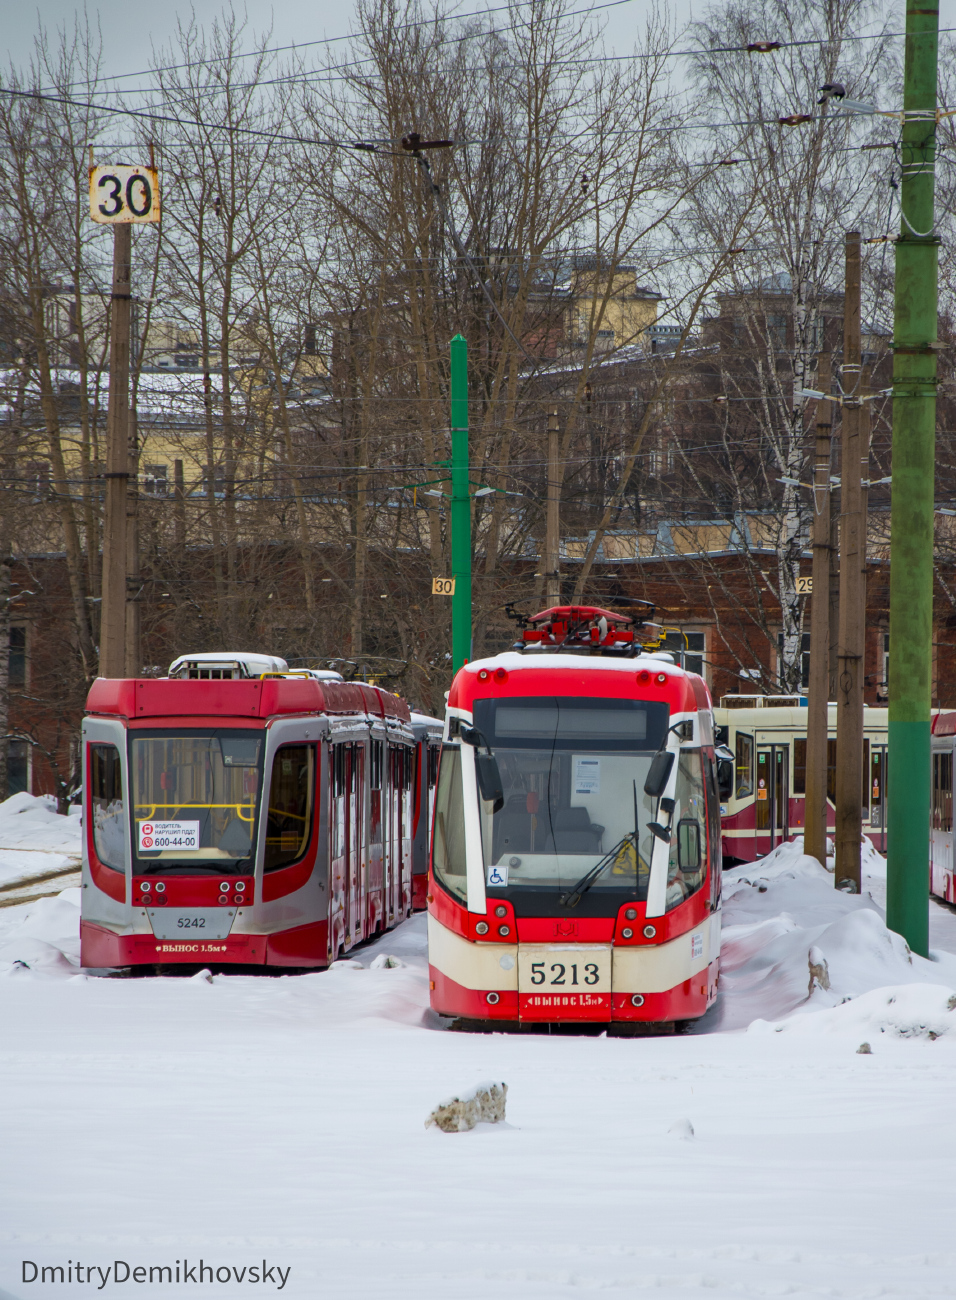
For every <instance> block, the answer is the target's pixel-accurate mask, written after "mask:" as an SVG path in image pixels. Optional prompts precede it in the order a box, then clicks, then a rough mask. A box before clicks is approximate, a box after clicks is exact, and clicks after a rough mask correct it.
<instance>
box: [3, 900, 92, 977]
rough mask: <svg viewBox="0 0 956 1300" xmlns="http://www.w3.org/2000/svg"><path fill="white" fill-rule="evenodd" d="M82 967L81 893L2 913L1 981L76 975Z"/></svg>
mask: <svg viewBox="0 0 956 1300" xmlns="http://www.w3.org/2000/svg"><path fill="white" fill-rule="evenodd" d="M79 966H80V891H79V889H64V890H63V891H62V893H60V894H58V895H57V896H56V897H55V898H38V899H37V900H36V901H35V902H31V903H24V904H23V905H22V906H21V907H11V908H9V910H8V911H0V978H2V977H3V976H9V975H16V976H23V975H26V974H29V973H32V974H34V975H36V976H39V977H40V978H50V977H56V976H64V975H75V974H76V973H77V971H78V970H79Z"/></svg>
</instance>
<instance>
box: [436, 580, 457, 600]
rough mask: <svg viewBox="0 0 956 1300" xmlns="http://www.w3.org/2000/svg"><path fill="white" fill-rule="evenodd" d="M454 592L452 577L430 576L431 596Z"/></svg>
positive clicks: (452, 594)
mask: <svg viewBox="0 0 956 1300" xmlns="http://www.w3.org/2000/svg"><path fill="white" fill-rule="evenodd" d="M454 594H455V579H454V578H432V595H433V596H454Z"/></svg>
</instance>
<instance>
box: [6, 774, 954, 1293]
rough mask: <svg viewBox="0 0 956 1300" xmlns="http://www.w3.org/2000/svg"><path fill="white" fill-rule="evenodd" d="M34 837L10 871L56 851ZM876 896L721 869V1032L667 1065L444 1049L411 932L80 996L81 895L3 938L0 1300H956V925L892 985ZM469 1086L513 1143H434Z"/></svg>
mask: <svg viewBox="0 0 956 1300" xmlns="http://www.w3.org/2000/svg"><path fill="white" fill-rule="evenodd" d="M20 798H21V801H22V796H21V797H20ZM25 807H26V806H25ZM29 811H30V809H29V808H27V809H26V812H24V811H21V812H13V811H12V810H10V808H9V802H8V805H0V845H10V844H11V843H12V841H11V839H10V838H9V835H10V833H11V831H10V823H11V822H13V821H15V820H16V819H17V818H21V817H25V816H26V814H27V812H29ZM39 811H40V810H37V809H35V808H34V809H33V813H37V814H38V812H39ZM31 815H32V814H31ZM34 822H35V829H34V831H33V832H31V833H30V834H25V835H24V838H23V840H22V841H17V842H18V843H19V844H20V845H21V847H22V848H24V849H29V848H35V847H36V848H42V849H43V850H44V852H52V851H53V849H54V848H56V849H57V850H58V851H61V852H62V853H63V854H64V855H65V856H67V857H69V855H70V853H71V852H75V845H76V843H77V841H76V827H75V826H74V825H73V819H72V818H71V819H70V821H69V824H67V822H66V819H63V818H60V819H58V822H59V825H58V826H53V827H52V828H51V825H50V824H49V822H48V821H44V820H43V819H42V818H40V817H39V815H37V817H36V818H34ZM17 825H18V826H19V827H20V828H21V829H23V828H24V827H26V826H27V825H28V822H26V821H21V822H18V823H17ZM54 831H62V833H63V839H62V840H54V839H52V838H50V837H51V836H53V834H54ZM71 836H72V838H70V837H71ZM71 846H72V847H71ZM32 856H33V855H32V854H30V855H29V857H30V858H31V859H32ZM27 857H28V855H27V854H26V853H24V854H23V855H22V857H21V859H20V866H19V868H18V867H17V864H16V862H14V861H12V860H11V861H10V862H8V863H7V864H6V865H4V867H3V868H2V869H3V871H4V872H6V873H7V876H8V877H13V876H14V875H15V874H16V872H17V871H18V870H19V872H20V874H29V872H30V870H32V867H31V868H30V869H29V870H28V868H27V867H26V866H25V865H24V863H25V861H26V859H27ZM881 872H882V863H881V861H880V860H879V858H878V857H877V855H875V854H868V878H867V882H866V891H867V892H865V893H864V895H863V896H862V897H860V898H854V897H850V896H847V895H843V894H838V893H836V891H835V890H834V889H833V878H832V876H830V875H827V874H826V873H825V872H824V871H823V869H822V868H821V867H820V866H819V865H818V864H815V863H813V862H812V860H810V859H808V858H803V857H801V856H800V846H799V845H795V846H789V847H787V848H785V849H783V850H780V851H778V852H777V853H776V854H774V855H771V857H770V858H768V859H765V860H764V861H763V862H761V863H759V864H754V865H752V866H751V867H750V868H740V869H739V870H737V871H735V872H728V873H726V876H725V907H724V925H725V930H724V934H725V950H724V952H725V961H724V967H723V975H722V980H721V992H720V997H719V999H718V1003H717V1006H716V1007H715V1008H714V1009H713V1010H712V1012H711V1013H710V1014H709V1015H708V1016H707V1017H706V1018H705V1020H704V1021H703V1022H702V1023H701V1025H700V1026H699V1028H698V1030H697V1032H695V1033H694V1034H691V1035H688V1036H685V1037H679V1038H657V1039H608V1038H605V1037H585V1036H554V1037H547V1036H543V1035H534V1036H509V1035H464V1034H457V1033H450V1032H448V1031H447V1030H446V1029H445V1028H444V1026H443V1024H442V1023H441V1022H439V1021H438V1020H437V1019H436V1018H435V1017H433V1016H432V1014H431V1012H430V1011H429V1010H428V985H427V971H426V957H425V930H424V924H423V919H422V918H421V917H416V918H414V919H413V920H411V921H409V922H407V923H406V924H405V925H404V926H402V927H401V928H400V929H399V930H398V931H396V932H394V933H393V934H391V935H388V936H386V937H385V938H384V939H382V940H380V941H378V942H377V943H375V944H373V945H370V946H369V947H367V948H364V949H362V950H360V951H359V952H358V953H357V954H356V955H355V957H354V958H353V959H351V960H348V961H344V962H340V963H338V965H337V966H336V967H335V968H333V969H332V970H331V971H329V972H327V973H324V974H317V975H309V976H304V977H286V978H268V977H258V978H252V977H245V976H228V975H216V976H214V977H212V978H208V977H204V976H199V977H196V978H178V979H135V980H116V979H99V978H90V977H87V976H85V975H84V974H83V973H81V972H80V971H79V969H78V966H77V964H76V963H77V960H78V954H77V940H76V924H77V917H78V902H79V899H78V893H79V891H78V890H76V889H68V890H66V891H65V892H64V893H62V894H61V895H60V896H58V897H56V898H45V899H40V900H38V901H34V902H30V903H27V904H25V905H21V906H16V907H10V908H6V909H3V910H0V1080H2V1097H3V1105H2V1107H0V1153H2V1154H0V1291H5V1292H7V1293H9V1295H10V1296H14V1297H17V1298H18V1300H23V1298H24V1297H30V1296H34V1295H36V1296H39V1297H49V1296H60V1297H73V1296H86V1295H89V1294H90V1293H91V1292H96V1293H100V1294H104V1295H106V1296H126V1295H134V1296H146V1297H149V1298H150V1300H152V1297H159V1296H162V1297H169V1298H170V1300H178V1297H183V1296H195V1295H196V1294H197V1293H198V1294H213V1295H218V1296H222V1297H224V1298H225V1300H235V1298H236V1297H241V1296H242V1295H245V1294H247V1293H249V1292H251V1293H252V1294H262V1293H272V1292H275V1291H278V1290H279V1289H280V1288H281V1289H282V1291H283V1292H284V1294H285V1295H287V1296H291V1297H296V1298H297V1300H298V1298H301V1300H325V1298H326V1297H329V1298H330V1300H331V1298H333V1297H335V1300H338V1297H340V1296H342V1295H343V1294H345V1295H348V1296H349V1297H350V1298H352V1300H366V1298H368V1300H372V1298H373V1297H374V1298H375V1300H379V1298H382V1300H384V1298H385V1297H398V1296H402V1297H404V1296H410V1297H414V1298H415V1300H418V1298H419V1297H420V1298H421V1300H471V1298H472V1297H474V1298H475V1300H479V1298H480V1300H489V1298H490V1297H496V1298H497V1297H503V1298H504V1300H512V1298H514V1300H519V1298H520V1300H559V1298H560V1297H565V1296H567V1297H570V1296H577V1295H581V1294H584V1293H588V1292H592V1291H593V1292H599V1293H601V1294H605V1295H609V1296H622V1297H623V1296H633V1295H635V1294H641V1293H644V1292H646V1291H651V1292H653V1291H654V1290H656V1289H657V1290H661V1291H663V1292H664V1293H666V1294H667V1295H668V1296H671V1297H674V1300H684V1298H685V1297H686V1298H690V1297H703V1296H708V1297H710V1296H715V1297H725V1296H726V1297H728V1298H729V1297H734V1298H736V1297H751V1296H753V1297H757V1296H776V1295H787V1296H791V1297H797V1298H798V1300H799V1298H801V1297H810V1296H813V1297H819V1296H846V1297H851V1296H852V1297H871V1296H900V1297H907V1298H910V1297H913V1298H915V1297H942V1296H953V1295H956V1246H953V1245H952V1244H951V1240H950V1238H949V1236H948V1233H947V1231H946V1229H945V1226H944V1225H945V1222H946V1218H947V1214H948V1210H949V1197H950V1194H951V1187H952V1179H953V1175H952V1170H953V1168H954V1162H956V1134H954V1131H953V1124H952V1122H951V1120H950V1106H949V1102H950V1099H951V1088H952V1079H953V1077H954V1070H956V1010H952V1009H950V1002H951V1000H954V999H956V955H953V954H954V953H956V913H954V912H952V911H950V910H949V909H946V908H943V907H941V906H937V905H935V904H934V905H932V911H933V942H934V945H935V947H936V949H937V952H936V956H937V960H934V961H923V960H922V959H920V958H916V957H912V958H911V957H910V954H908V953H907V951H906V948H905V945H904V944H903V943H902V941H901V940H899V939H898V938H897V937H894V936H892V935H890V934H889V932H888V931H887V930H886V928H885V926H884V925H883V923H882V914H881V912H880V908H879V902H880V899H881V897H882V894H881V887H882V886H881ZM870 895H872V897H871V896H870ZM385 955H391V956H392V957H394V958H396V959H397V961H396V962H393V963H390V964H386V963H385V961H384V960H382V959H383V957H384V956H385ZM811 965H812V966H813V968H814V969H813V971H811ZM811 982H812V990H811V989H810V985H811ZM826 986H828V987H826ZM954 1006H956V1000H954ZM863 1042H866V1043H868V1044H869V1045H870V1048H871V1050H870V1052H868V1053H860V1052H859V1050H858V1049H859V1048H860V1046H861V1044H862V1043H863ZM484 1080H499V1081H503V1082H505V1083H507V1085H508V1098H507V1122H506V1123H505V1124H502V1125H494V1126H492V1125H488V1124H479V1125H478V1126H477V1127H476V1128H474V1129H473V1130H471V1131H470V1132H464V1133H443V1132H441V1131H440V1130H439V1129H437V1128H434V1127H432V1128H428V1129H426V1127H425V1121H426V1120H427V1119H428V1116H429V1114H430V1113H431V1111H432V1110H433V1108H434V1107H435V1106H436V1104H438V1103H439V1102H441V1101H443V1100H445V1099H446V1098H447V1097H448V1096H449V1095H452V1094H455V1093H456V1092H458V1091H460V1090H463V1089H469V1088H471V1087H473V1086H474V1085H475V1084H477V1083H479V1082H482V1081H484ZM23 1261H29V1262H28V1263H27V1264H26V1266H24V1263H23ZM177 1261H179V1267H180V1273H181V1275H182V1273H183V1271H184V1270H191V1271H192V1273H193V1275H194V1276H196V1281H191V1280H190V1281H183V1280H181V1281H180V1282H179V1283H178V1284H177V1283H176V1282H175V1281H172V1282H167V1281H165V1275H164V1274H159V1273H155V1272H154V1275H153V1280H152V1281H150V1280H149V1269H150V1267H151V1266H152V1268H153V1269H154V1270H155V1269H157V1268H160V1267H162V1266H169V1267H170V1268H171V1269H173V1270H175V1268H176V1262H177ZM263 1261H265V1268H266V1270H267V1271H269V1270H271V1272H270V1273H269V1275H268V1277H267V1280H266V1281H265V1282H262V1281H259V1280H253V1272H252V1270H254V1274H255V1278H258V1277H259V1276H260V1274H261V1273H262V1269H263ZM70 1262H72V1266H73V1267H74V1268H75V1265H76V1264H77V1263H78V1262H79V1263H80V1265H81V1276H82V1277H83V1279H84V1280H82V1281H80V1282H77V1281H76V1280H75V1275H74V1280H73V1281H72V1282H70V1281H67V1282H64V1283H60V1282H58V1281H54V1282H51V1281H49V1280H48V1281H47V1282H46V1283H45V1284H44V1283H43V1282H42V1281H41V1280H40V1277H39V1276H38V1277H37V1280H35V1281H30V1280H28V1279H29V1278H30V1277H31V1275H32V1273H33V1270H34V1268H36V1269H40V1268H42V1267H47V1268H51V1267H55V1266H59V1265H62V1266H63V1267H64V1268H65V1269H66V1268H69V1267H70ZM117 1263H118V1264H119V1270H118V1273H119V1277H120V1278H122V1277H123V1276H124V1271H125V1270H126V1269H128V1270H130V1275H129V1280H127V1281H125V1282H123V1281H119V1282H117V1281H116V1280H115V1279H116V1275H117V1270H116V1268H115V1265H116V1264H117ZM200 1266H202V1267H204V1268H205V1270H206V1272H205V1273H204V1274H202V1281H201V1282H200V1281H199V1274H198V1270H199V1268H200ZM90 1267H92V1269H93V1272H92V1275H91V1278H90V1280H89V1281H86V1280H85V1277H86V1273H85V1271H86V1270H87V1269H88V1268H90ZM97 1267H99V1268H100V1269H101V1270H102V1272H101V1273H97V1271H96V1269H97ZM135 1268H143V1269H145V1270H146V1272H145V1274H143V1277H144V1279H145V1280H143V1281H137V1280H135V1278H136V1275H135V1274H133V1273H132V1270H133V1269H135ZM210 1268H211V1269H212V1270H214V1276H215V1271H217V1270H218V1276H219V1278H220V1279H223V1280H213V1281H209V1280H208V1279H209V1274H208V1270H209V1269H210ZM277 1269H281V1272H277V1271H276V1270H277ZM243 1270H246V1271H245V1272H243ZM286 1270H289V1271H288V1272H287V1271H286ZM227 1271H228V1278H229V1280H228V1281H226V1280H224V1279H225V1278H226V1276H227ZM54 1276H56V1275H54ZM104 1278H105V1280H104ZM240 1279H241V1280H240ZM283 1279H284V1280H283Z"/></svg>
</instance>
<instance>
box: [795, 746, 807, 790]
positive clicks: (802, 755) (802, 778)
mask: <svg viewBox="0 0 956 1300" xmlns="http://www.w3.org/2000/svg"><path fill="white" fill-rule="evenodd" d="M806 792H807V738H806V736H797V737H796V739H795V740H794V742H793V793H794V794H806Z"/></svg>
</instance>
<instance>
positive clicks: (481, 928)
mask: <svg viewBox="0 0 956 1300" xmlns="http://www.w3.org/2000/svg"><path fill="white" fill-rule="evenodd" d="M487 933H488V922H487V921H479V922H478V924H477V925H476V926H475V934H487Z"/></svg>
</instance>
